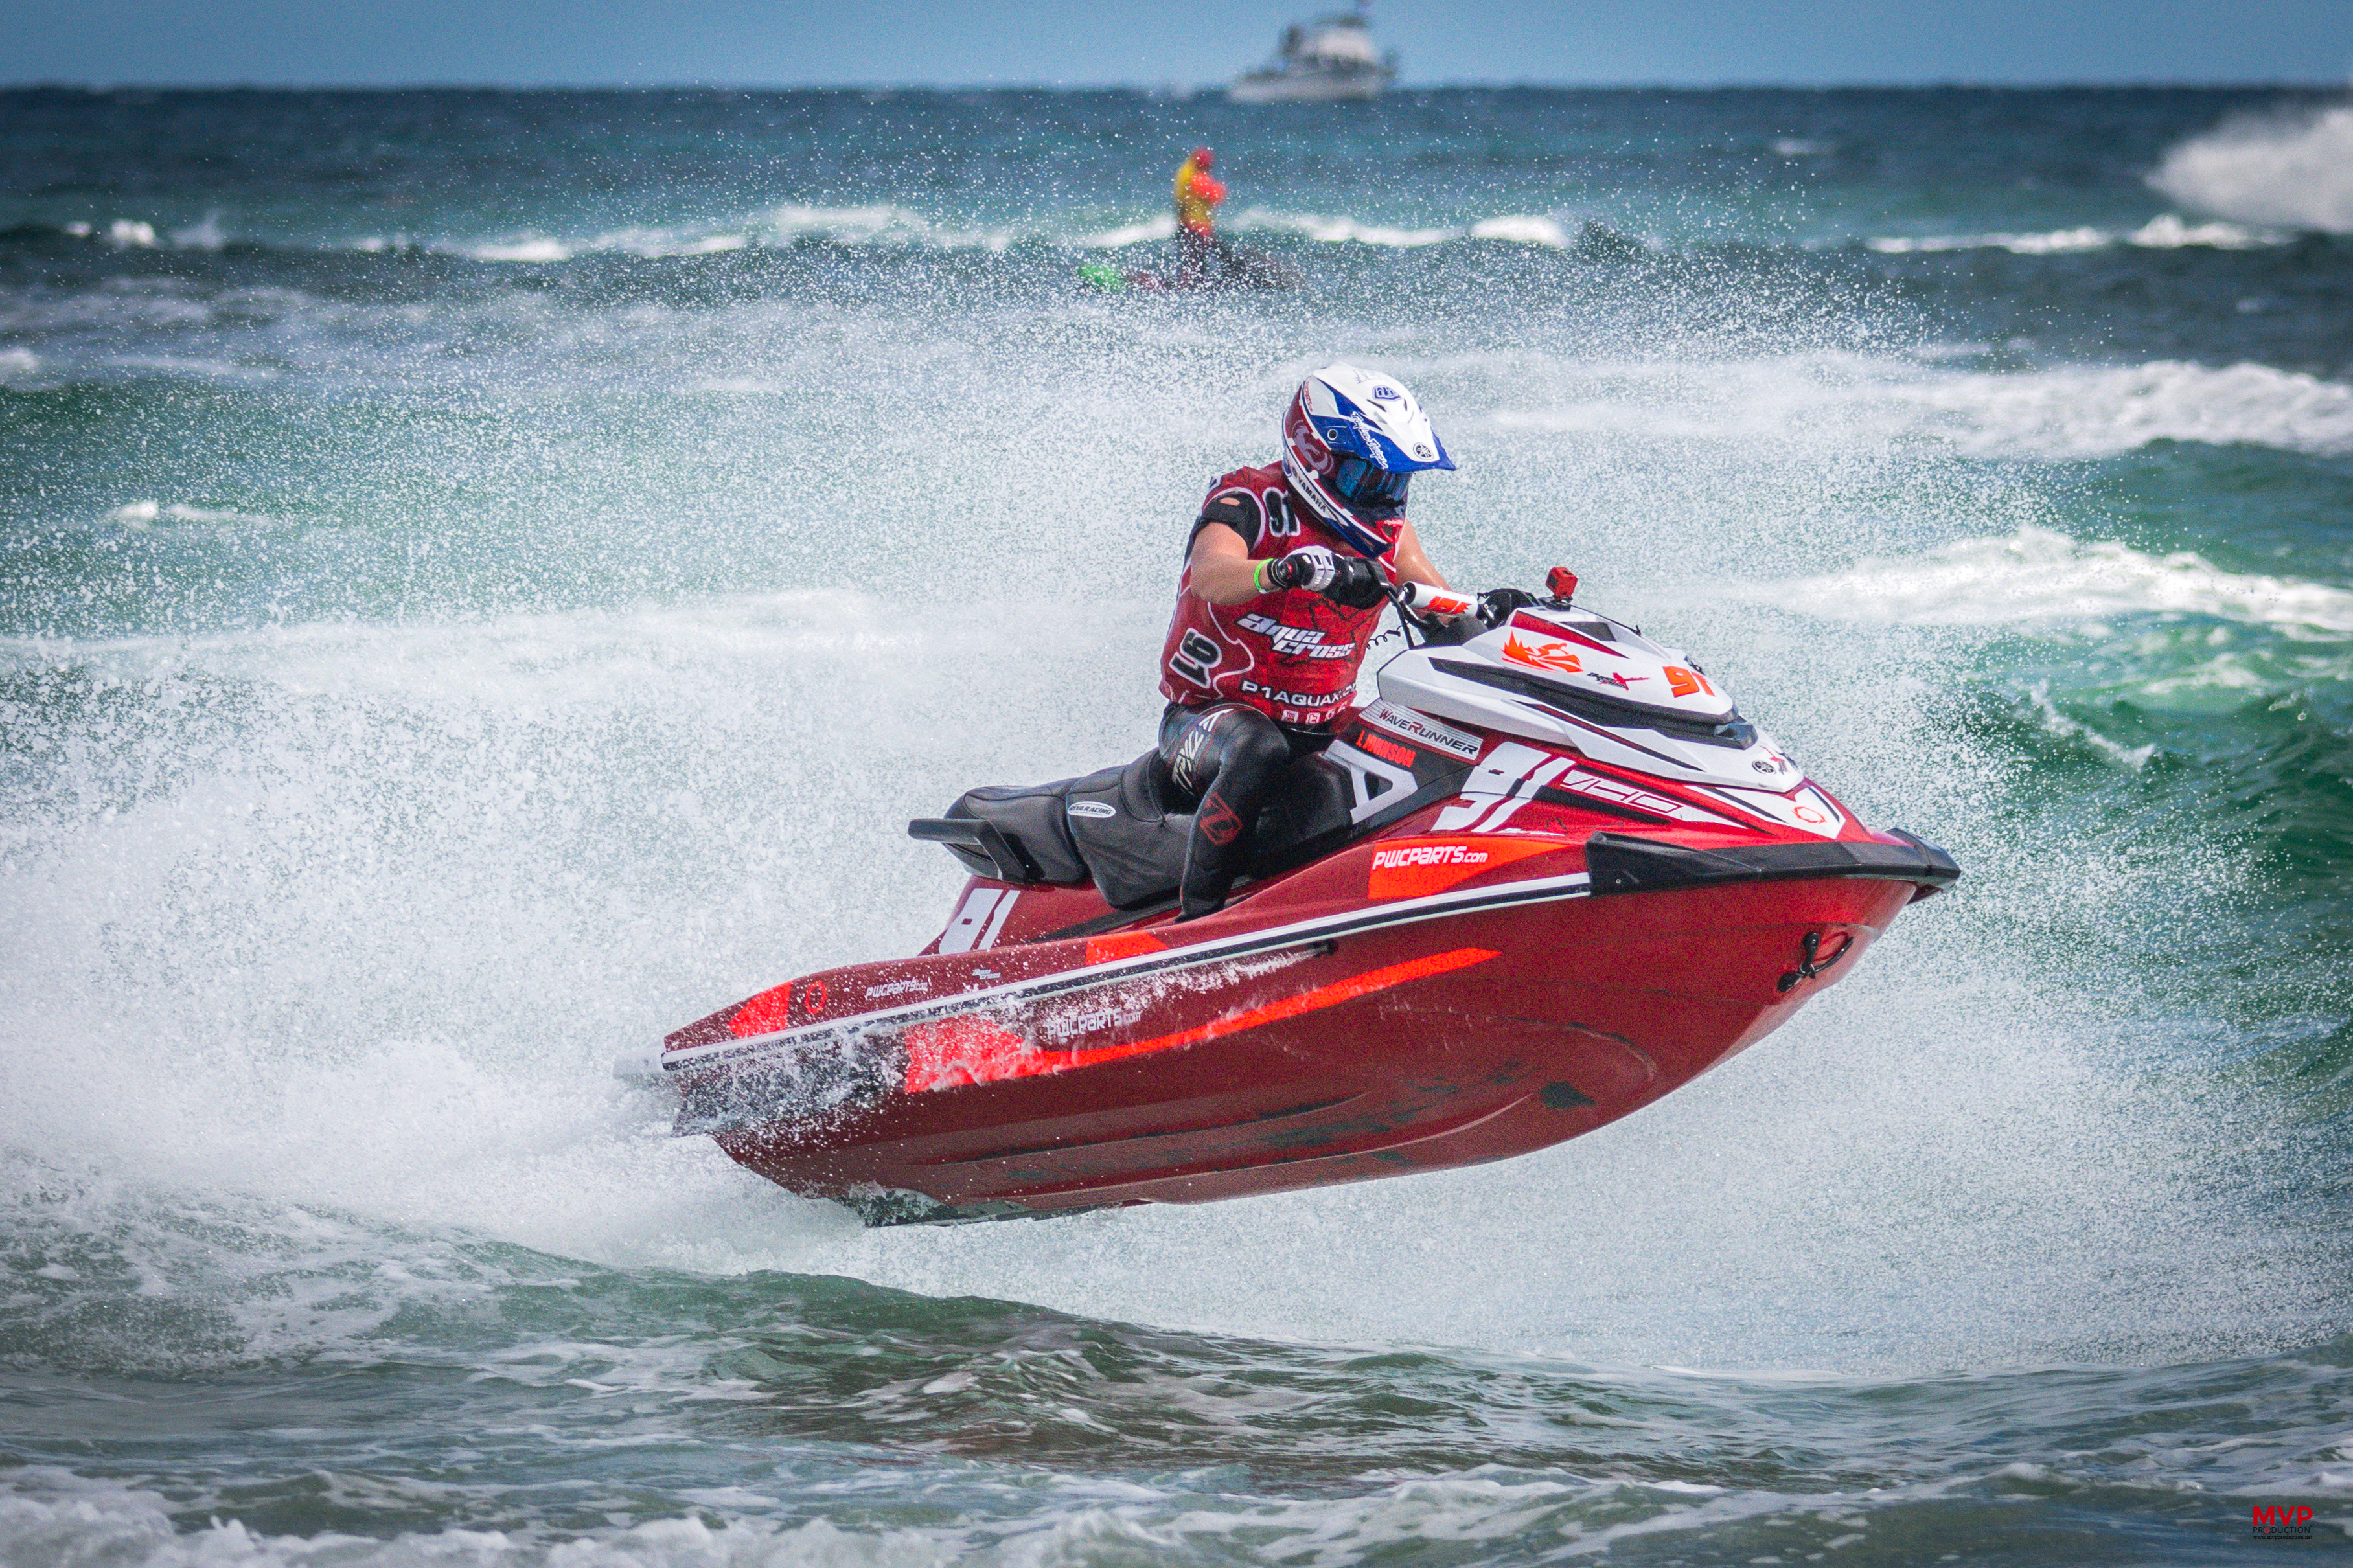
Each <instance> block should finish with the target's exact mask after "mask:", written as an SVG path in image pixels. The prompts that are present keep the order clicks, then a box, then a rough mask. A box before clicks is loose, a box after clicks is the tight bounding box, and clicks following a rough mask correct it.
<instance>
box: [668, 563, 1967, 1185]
mask: <svg viewBox="0 0 2353 1568" xmlns="http://www.w3.org/2000/svg"><path fill="white" fill-rule="evenodd" d="M1575 584H1576V579H1575V578H1574V577H1573V576H1570V575H1569V574H1567V573H1565V572H1556V573H1555V574H1554V575H1553V579H1552V587H1553V590H1554V593H1553V596H1552V597H1550V598H1547V599H1544V600H1539V601H1537V602H1535V603H1534V604H1532V605H1528V606H1527V607H1525V608H1522V609H1519V610H1516V611H1514V612H1513V613H1512V614H1511V615H1510V616H1509V617H1508V619H1507V620H1505V621H1504V624H1502V625H1499V626H1494V627H1493V628H1491V629H1485V630H1483V631H1482V630H1478V623H1477V622H1475V621H1472V622H1460V623H1453V624H1454V625H1457V626H1462V627H1464V628H1466V629H1468V630H1472V631H1476V632H1477V635H1474V636H1471V637H1469V638H1468V640H1467V641H1461V642H1458V643H1452V644H1450V643H1449V642H1447V641H1446V640H1444V639H1443V638H1441V637H1436V636H1431V635H1428V630H1429V627H1430V626H1442V625H1446V624H1447V623H1444V622H1430V623H1424V622H1422V621H1421V620H1420V616H1422V615H1424V614H1427V613H1430V612H1440V613H1451V612H1460V611H1467V610H1468V609H1469V608H1470V605H1469V604H1468V602H1467V601H1464V600H1462V599H1460V598H1457V597H1454V596H1452V595H1444V594H1440V593H1437V592H1435V591H1433V590H1430V589H1428V588H1424V587H1418V586H1417V587H1410V588H1408V589H1403V590H1399V591H1398V597H1399V600H1400V606H1399V607H1400V610H1401V611H1403V612H1405V613H1406V618H1407V624H1408V627H1409V633H1408V642H1409V645H1413V646H1409V647H1408V648H1407V649H1406V650H1405V651H1403V652H1400V653H1399V654H1398V655H1397V656H1396V657H1395V658H1391V659H1389V660H1388V663H1387V664H1386V665H1385V666H1383V667H1382V668H1381V669H1380V670H1379V672H1378V675H1377V685H1378V689H1379V697H1378V699H1377V700H1375V701H1372V702H1370V703H1368V704H1367V705H1366V706H1365V707H1363V708H1362V709H1360V710H1358V711H1357V712H1356V714H1355V715H1354V717H1353V718H1352V719H1351V720H1350V721H1348V722H1347V723H1346V725H1345V729H1344V731H1343V732H1342V733H1341V734H1340V735H1339V737H1338V738H1337V739H1336V740H1335V741H1334V742H1333V743H1332V744H1331V746H1330V747H1329V748H1328V749H1326V750H1325V751H1324V752H1322V753H1320V754H1319V755H1316V756H1314V757H1311V758H1308V759H1305V760H1303V761H1302V762H1300V763H1295V764H1294V765H1293V767H1292V769H1291V770H1290V771H1289V772H1288V773H1286V774H1285V775H1284V776H1283V779H1282V783H1281V784H1279V785H1278V787H1277V788H1276V789H1275V790H1274V791H1272V792H1271V793H1272V796H1273V798H1271V799H1270V800H1269V801H1268V802H1267V804H1266V805H1265V807H1264V810H1263V812H1262V813H1261V817H1260V821H1259V823H1258V831H1257V837H1256V841H1255V848H1254V855H1255V858H1254V860H1253V862H1252V865H1251V868H1250V877H1249V879H1247V880H1246V881H1244V882H1242V883H1240V884H1238V885H1237V888H1236V890H1235V893H1234V895H1233V897H1232V899H1231V900H1230V901H1229V903H1228V905H1227V906H1226V908H1225V909H1224V910H1221V911H1219V913H1218V914H1216V915H1213V916H1210V917H1208V918H1206V919H1202V920H1198V921H1187V922H1184V923H1181V924H1180V923H1176V918H1175V915H1176V883H1177V876H1178V872H1179V870H1180V868H1182V865H1183V861H1184V848H1185V840H1186V835H1187V830H1188V828H1189V826H1190V818H1189V817H1188V816H1186V815H1185V813H1186V811H1187V808H1188V807H1189V806H1190V805H1191V803H1190V802H1188V801H1185V800H1180V799H1177V798H1176V791H1175V786H1174V784H1173V783H1172V781H1171V779H1170V777H1169V775H1168V773H1167V770H1166V767H1165V766H1164V765H1163V764H1162V763H1160V761H1159V759H1158V757H1157V755H1156V753H1146V754H1145V756H1143V757H1139V758H1138V759H1136V760H1135V761H1134V762H1133V763H1128V764H1127V765H1126V766H1124V767H1115V768H1107V769H1105V770H1103V772H1101V773H1091V774H1089V775H1088V776H1086V777H1084V778H1079V779H1065V780H1062V781H1060V782H1059V783H1055V784H1039V785H1035V786H1031V787H1027V788H1008V787H995V788H984V789H976V790H973V791H971V792H969V793H968V794H966V795H965V796H964V797H963V798H962V799H960V800H958V801H957V802H956V803H955V805H953V806H951V807H950V808H949V810H948V813H947V815H946V816H944V817H938V818H930V819H925V820H921V821H917V822H914V823H912V824H910V826H909V829H908V830H909V832H910V833H911V834H913V836H914V837H917V838H920V839H927V840H931V841H934V842H936V843H939V844H942V845H944V846H945V847H947V849H948V850H949V851H950V852H951V853H953V854H954V855H955V857H956V858H958V859H959V860H961V861H962V862H963V863H964V864H965V866H966V867H967V868H969V869H970V870H971V872H972V877H971V879H969V880H968V881H967V882H966V883H965V889H964V891H963V893H962V894H961V895H959V897H958V898H957V900H956V902H955V909H954V911H953V912H952V913H951V914H950V915H949V917H948V921H947V926H946V929H945V930H944V931H941V933H940V934H939V936H938V937H937V938H936V939H935V940H934V942H932V943H931V944H930V945H929V946H927V947H925V948H924V949H923V952H921V953H919V954H917V955H916V956H914V957H913V958H902V959H885V960H882V961H880V962H877V963H860V964H853V965H850V966H849V967H846V968H841V969H831V970H827V971H825V972H824V973H817V974H805V975H801V976H799V977H797V978H796V979H793V980H790V981H787V982H786V984H782V985H778V986H776V987H775V988H774V989H772V990H768V991H764V992H762V993H760V994H758V995H756V996H754V997H751V998H749V999H748V1000H746V1001H743V1002H739V1003H736V1004H735V1005H733V1006H729V1007H724V1008H722V1009H721V1010H720V1011H718V1012H716V1013H713V1014H712V1015H711V1016H709V1017H707V1018H704V1019H702V1020H701V1021H700V1022H698V1023H694V1024H691V1025H689V1026H686V1027H685V1028H682V1029H680V1030H678V1031H677V1032H676V1033H674V1034H672V1035H670V1036H669V1037H667V1038H666V1039H665V1040H664V1041H663V1042H662V1047H661V1049H660V1051H659V1054H658V1055H657V1056H654V1057H651V1058H648V1059H647V1060H645V1061H642V1062H640V1063H638V1064H637V1065H636V1067H635V1068H634V1069H631V1068H627V1067H625V1068H624V1070H625V1071H632V1070H633V1071H634V1075H635V1076H644V1077H652V1078H657V1079H660V1080H662V1081H664V1082H667V1083H669V1084H670V1085H672V1086H674V1087H675V1088H676V1089H677V1090H678V1092H679V1094H680V1097H681V1104H680V1110H679V1115H678V1121H677V1123H676V1130H677V1131H678V1132H679V1133H680V1134H681V1135H682V1136H691V1135H695V1134H708V1135H710V1136H711V1137H712V1138H713V1139H715V1140H716V1141H717V1142H718V1143H719V1146H720V1147H721V1148H722V1149H723V1150H725V1151H726V1152H727V1153H728V1154H729V1155H730V1156H732V1157H733V1158H734V1159H735V1160H737V1161H739V1162H740V1163H743V1164H744V1165H746V1166H748V1167H750V1168H751V1169H752V1170H754V1171H756V1172H758V1173H760V1174H762V1175H764V1176H765V1177H767V1178H768V1179H770V1180H771V1181H774V1182H776V1183H778V1184H781V1185H783V1186H785V1187H787V1188H790V1189H791V1190H792V1191H794V1192H796V1193H799V1194H805V1195H808V1196H812V1197H825V1198H832V1199H837V1200H839V1201H840V1202H842V1203H845V1204H848V1205H850V1206H852V1207H853V1208H855V1209H857V1210H858V1211H859V1212H860V1214H861V1215H863V1216H864V1217H865V1219H866V1220H867V1222H868V1223H869V1224H875V1225H884V1224H904V1223H910V1222H930V1223H938V1222H949V1221H962V1220H973V1219H997V1218H1010V1217H1016V1216H1023V1215H1055V1214H1071V1213H1076V1212H1079V1211H1082V1210H1086V1209H1093V1208H1102V1207H1105V1206H1108V1205H1125V1204H1140V1203H1207V1202H1210V1201H1212V1200H1215V1199H1219V1198H1232V1197H1241V1196H1245V1195H1248V1194H1253V1193H1275V1192H1283V1191H1286V1190H1290V1189H1293V1188H1299V1187H1314V1186H1323V1185H1325V1184H1330V1183H1335V1182H1355V1181H1364V1180H1367V1179H1369V1178H1372V1177H1376V1176H1397V1175H1405V1174H1408V1173H1411V1172H1415V1171H1435V1170H1443V1169H1446V1168H1448V1167H1451V1166H1456V1165H1472V1164H1478V1163H1482V1162H1484V1161H1489V1160H1502V1159H1507V1158H1509V1157H1511V1156H1512V1155H1514V1154H1524V1153H1526V1152H1530V1151H1531V1150H1535V1149H1542V1148H1545V1147H1547V1146H1548V1145H1551V1144H1554V1143H1558V1142H1562V1141H1564V1140H1566V1139H1569V1138H1574V1137H1576V1136H1577V1135H1578V1134H1579V1133H1583V1132H1590V1131H1593V1130H1594V1129H1595V1128H1597V1127H1599V1126H1601V1125H1603V1124H1604V1123H1605V1122H1609V1121H1615V1120H1617V1119H1618V1118H1619V1117H1621V1116H1624V1115H1626V1114H1628V1113H1629V1112H1630V1111H1633V1110H1640V1109H1641V1107H1642V1106H1644V1105H1647V1104H1649V1103H1650V1102H1651V1100H1656V1099H1658V1098H1659V1097H1660V1096H1661V1095H1663V1094H1666V1093H1668V1092H1669V1091H1670V1090H1672V1089H1676V1088H1678V1087H1679V1086H1681V1085H1683V1084H1685V1083H1688V1082H1690V1081H1691V1080H1692V1079H1694V1078H1696V1077H1698V1076H1699V1075H1700V1074H1701V1073H1703V1072H1705V1071H1706V1070H1707V1069H1708V1068H1712V1067H1714V1066H1715V1065H1716V1064H1717V1063H1719V1062H1722V1061H1724V1060H1725V1059H1726V1058H1729V1057H1731V1056H1732V1055H1734V1054H1735V1053H1736V1052H1737V1051H1740V1050H1742V1049H1743V1048H1745V1047H1747V1046H1749V1045H1752V1044H1754V1043H1755V1042H1756V1041H1757V1040H1760V1039H1762V1038H1764V1037H1766V1036H1767V1035H1768V1034H1771V1033H1772V1032H1773V1031H1774V1030H1775V1029H1777V1028H1778V1027H1780V1026H1781V1025H1782V1024H1784V1023H1786V1022H1787V1021H1788V1019H1789V1017H1790V1016H1791V1015H1793V1014H1794V1013H1796V1012H1797V1010H1798V1009H1799V1007H1801V1006H1803V1005H1805V1004H1806V1002H1807V1001H1808V999H1810V997H1812V996H1813V995H1814V994H1816V993H1817V992H1819V991H1820V990H1821V989H1822V988H1823V987H1824V986H1827V985H1831V984H1835V983H1836V982H1837V981H1838V980H1840V979H1841V978H1842V977H1843V976H1845V975H1847V974H1849V973H1852V972H1853V970H1854V968H1855V965H1856V964H1857V963H1860V962H1861V961H1862V956H1863V953H1864V952H1866V951H1867V950H1868V949H1869V948H1870V946H1871V944H1872V942H1874V941H1876V940H1877V939H1878V937H1879V935H1880V933H1881V932H1882V931H1885V930H1886V929H1887V925H1888V922H1889V921H1892V920H1894V918H1895V915H1896V913H1897V911H1899V910H1902V909H1904V908H1905V906H1906V905H1907V904H1910V903H1913V902H1915V901H1916V900H1920V899H1924V898H1926V897H1927V896H1928V895H1930V894H1931V893H1934V892H1936V891H1937V890H1938V889H1943V888H1945V887H1947V886H1949V885H1950V884H1951V883H1952V882H1953V881H1954V880H1955V879H1957V878H1958V877H1959V875H1960V870H1959V868H1957V866H1955V865H1954V863H1953V861H1952V858H1950V857H1949V856H1947V854H1946V853H1945V852H1944V851H1943V850H1941V849H1937V848H1935V847H1932V846H1930V845H1928V844H1926V843H1924V842H1922V841H1921V840H1920V839H1918V838H1915V837H1912V836H1911V835H1909V834H1906V833H1902V832H1874V831H1873V830H1872V829H1871V828H1868V827H1866V826H1863V824H1862V822H1860V821H1858V820H1857V819H1856V817H1855V816H1854V814H1853V813H1852V812H1851V811H1849V810H1848V809H1847V808H1846V807H1845V806H1844V805H1841V804H1840V802H1839V801H1838V799H1837V798H1836V797H1835V796H1833V795H1831V793H1830V792H1829V791H1828V790H1826V789H1824V788H1822V787H1821V786H1820V784H1815V783H1813V782H1812V781H1811V780H1810V779H1808V778H1807V777H1806V776H1805V775H1804V774H1803V773H1801V772H1800V771H1799V768H1798V766H1797V764H1796V763H1792V762H1791V761H1790V760H1789V758H1788V756H1787V755H1786V754H1785V753H1784V752H1782V751H1781V749H1780V747H1779V746H1778V744H1777V743H1776V742H1774V741H1773V740H1772V738H1771V737H1770V736H1767V735H1766V734H1764V733H1762V732H1761V731H1758V730H1757V728H1756V727H1755V726H1754V725H1752V724H1750V723H1748V722H1747V721H1746V720H1744V719H1743V718H1742V717H1741V716H1740V714H1739V712H1738V711H1737V710H1736V709H1735V707H1734V706H1733V703H1732V700H1731V699H1730V698H1729V697H1728V696H1727V695H1726V694H1725V692H1724V691H1723V690H1722V689H1720V688H1719V687H1718V686H1717V685H1716V684H1715V681H1714V680H1713V679H1711V678H1710V677H1709V676H1708V674H1707V672H1706V671H1705V670H1704V669H1703V668H1701V667H1700V666H1699V665H1698V664H1696V663H1694V661H1693V660H1692V659H1690V658H1688V657H1686V656H1685V655H1683V653H1681V652H1679V651H1677V650H1675V649H1673V648H1671V647H1664V646H1662V645H1661V644H1659V643H1656V642H1653V641H1651V639H1649V638H1647V637H1644V636H1642V635H1641V631H1640V630H1639V629H1638V628H1636V627H1633V626H1627V625H1625V624H1623V623H1621V622H1619V621H1615V620H1612V619H1610V618H1609V616H1602V615H1597V614H1595V613H1594V612H1592V611H1590V610H1588V609H1585V608H1583V607H1581V606H1579V605H1575V604H1574V603H1573V602H1572V601H1571V597H1570V595H1572V594H1573V593H1574V591H1575ZM1416 626H1420V627H1422V629H1423V630H1424V632H1425V636H1424V637H1421V638H1419V639H1417V638H1416V637H1413V635H1412V628H1414V627H1416Z"/></svg>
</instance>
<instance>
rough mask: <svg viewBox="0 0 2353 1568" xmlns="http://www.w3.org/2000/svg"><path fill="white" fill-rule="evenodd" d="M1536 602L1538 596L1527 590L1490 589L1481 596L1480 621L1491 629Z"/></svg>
mask: <svg viewBox="0 0 2353 1568" xmlns="http://www.w3.org/2000/svg"><path fill="white" fill-rule="evenodd" d="M1535 602H1536V596H1535V595H1534V594H1531V593H1529V592H1528V591H1527V590H1526V589H1525V588H1490V589H1488V590H1487V591H1486V592H1485V593H1483V594H1482V595H1479V619H1480V620H1481V621H1482V623H1483V624H1485V625H1486V626H1488V627H1490V628H1491V629H1492V628H1493V627H1495V626H1502V625H1503V624H1504V622H1505V621H1508V620H1510V619H1511V618H1512V612H1513V611H1514V610H1524V609H1525V608H1527V607H1528V606H1529V605H1533V604H1535Z"/></svg>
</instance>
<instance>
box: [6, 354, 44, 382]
mask: <svg viewBox="0 0 2353 1568" xmlns="http://www.w3.org/2000/svg"><path fill="white" fill-rule="evenodd" d="M40 368H41V361H40V356H39V355H37V354H36V353H33V351H32V350H30V349H23V348H15V347H10V348H5V349H0V383H5V382H11V381H26V380H29V379H31V377H32V376H33V374H35V373H36V372H37V371H38V370H39V369H40Z"/></svg>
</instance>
